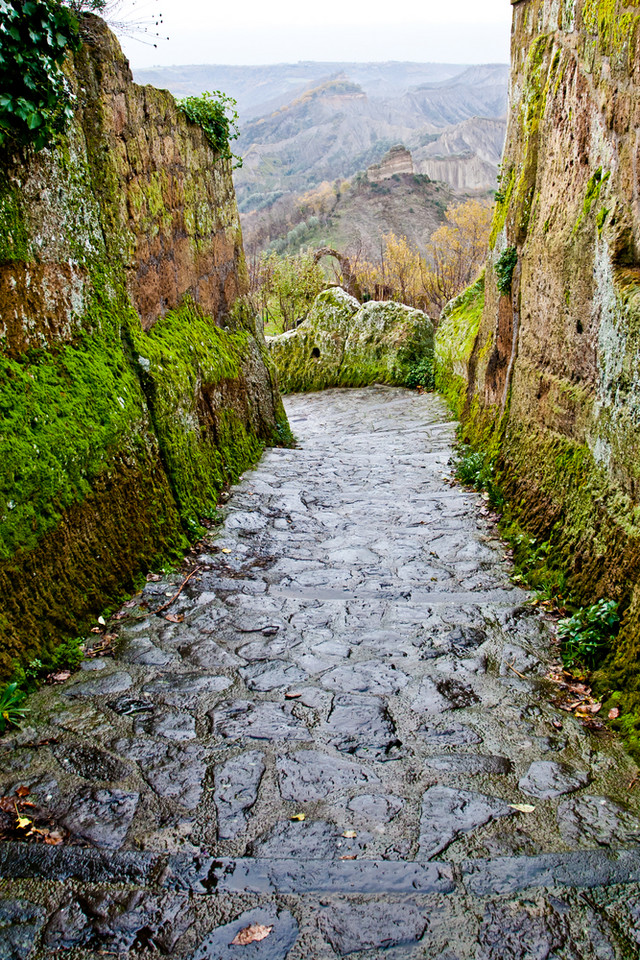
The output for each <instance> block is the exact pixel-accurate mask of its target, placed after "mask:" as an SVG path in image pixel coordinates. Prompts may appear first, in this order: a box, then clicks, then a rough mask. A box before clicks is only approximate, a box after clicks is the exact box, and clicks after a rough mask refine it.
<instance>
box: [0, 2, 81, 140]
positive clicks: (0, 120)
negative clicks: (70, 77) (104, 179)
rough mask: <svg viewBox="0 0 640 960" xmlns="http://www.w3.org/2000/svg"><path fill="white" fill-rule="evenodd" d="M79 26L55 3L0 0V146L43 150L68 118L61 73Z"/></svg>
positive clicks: (76, 42)
mask: <svg viewBox="0 0 640 960" xmlns="http://www.w3.org/2000/svg"><path fill="white" fill-rule="evenodd" d="M79 46H80V39H79V36H78V21H77V20H76V18H75V17H74V15H73V13H72V12H71V11H70V10H68V9H67V8H65V7H63V6H61V5H60V4H59V3H56V2H55V0H0V147H8V148H9V149H16V148H19V147H25V146H32V147H33V148H34V149H36V150H42V148H43V147H46V146H47V145H48V144H49V143H50V142H51V141H52V140H53V138H54V137H55V135H56V134H57V133H60V132H61V131H62V130H63V129H64V127H65V126H66V124H67V122H68V121H69V120H70V119H71V117H72V116H73V106H72V99H71V93H70V90H69V86H68V84H67V81H66V78H65V76H64V73H63V70H62V64H63V61H64V59H65V57H66V55H67V51H68V50H70V49H71V50H77V49H78V48H79Z"/></svg>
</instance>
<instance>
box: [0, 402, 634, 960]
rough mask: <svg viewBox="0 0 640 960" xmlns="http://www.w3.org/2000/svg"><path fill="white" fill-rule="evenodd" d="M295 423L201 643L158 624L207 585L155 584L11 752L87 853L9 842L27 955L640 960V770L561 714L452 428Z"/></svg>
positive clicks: (5, 945) (230, 547)
mask: <svg viewBox="0 0 640 960" xmlns="http://www.w3.org/2000/svg"><path fill="white" fill-rule="evenodd" d="M287 407H288V412H289V416H290V418H291V424H292V427H293V430H294V432H295V433H296V435H297V436H298V438H299V440H300V445H299V447H298V448H297V449H295V450H270V451H269V452H268V453H267V454H266V455H265V456H264V458H263V460H262V462H261V464H260V465H259V467H258V469H257V470H255V471H253V472H251V473H248V474H247V475H246V477H245V478H244V480H243V481H242V482H241V483H240V484H239V485H238V486H237V487H236V488H235V490H234V491H233V494H232V496H231V499H230V500H229V502H228V506H227V509H226V519H225V523H224V527H223V528H222V530H221V532H220V534H219V536H218V537H217V538H215V539H214V540H212V541H211V544H210V547H209V548H208V549H209V552H207V553H205V554H203V555H202V556H200V557H199V561H198V562H199V564H200V565H201V569H200V571H199V573H198V574H197V575H196V576H194V577H193V578H192V580H191V581H190V582H189V584H188V585H187V587H186V588H185V590H184V591H183V593H182V594H181V596H180V597H179V599H178V600H177V601H176V602H174V603H173V604H172V605H171V607H170V608H169V610H167V613H170V614H171V615H172V616H173V617H174V618H176V619H179V620H180V621H181V622H178V623H173V622H170V621H168V620H166V619H164V618H163V616H153V615H152V614H151V613H150V612H149V608H150V609H155V608H156V607H158V606H160V605H162V604H164V603H165V602H166V600H167V599H168V597H170V596H171V595H173V594H174V593H175V591H176V589H177V587H176V584H179V583H180V582H181V579H182V577H181V576H180V575H178V574H176V575H172V576H166V577H163V578H162V579H160V580H158V581H157V582H150V583H148V585H147V587H146V589H145V591H144V594H143V595H142V596H141V597H138V598H137V600H136V602H135V604H133V605H130V606H129V607H128V608H126V610H125V611H123V613H126V616H123V617H122V618H121V619H119V620H117V621H116V624H117V629H118V633H119V635H120V638H121V643H120V645H119V648H118V655H117V657H116V658H115V660H111V659H104V660H99V659H98V660H90V661H87V662H86V663H85V664H84V669H83V671H82V672H81V673H80V674H79V675H76V676H75V677H73V678H72V679H71V680H70V681H69V682H68V683H67V684H66V685H65V686H63V687H56V688H53V689H47V690H43V691H41V693H39V694H38V695H37V697H35V698H34V701H33V703H32V715H31V718H32V719H31V723H32V726H31V727H30V728H29V729H26V730H23V731H22V732H21V733H19V734H16V735H14V736H12V737H10V738H6V739H5V742H4V743H5V750H4V753H3V760H2V769H1V773H0V783H1V785H2V792H3V793H4V794H5V795H15V790H16V789H17V788H18V787H20V786H26V787H28V788H29V791H30V793H29V798H30V800H32V801H33V802H34V803H36V804H38V806H39V808H41V809H45V810H47V811H49V812H50V813H51V815H52V817H54V818H55V820H56V822H57V823H59V824H61V825H62V826H64V828H65V829H66V830H68V831H69V833H70V837H69V842H68V843H65V844H63V845H60V846H52V845H45V844H42V843H38V844H19V843H5V844H3V845H2V846H0V875H2V876H3V877H4V878H5V879H4V880H3V881H2V889H1V893H0V897H1V900H0V960H1V958H5V957H6V958H26V957H52V956H56V955H57V953H56V952H57V951H63V952H64V953H65V956H69V957H84V958H89V957H92V958H93V957H95V958H97V957H102V956H104V955H120V956H122V955H127V954H129V953H131V954H132V955H133V954H137V953H138V952H142V953H143V954H144V953H145V952H148V953H149V954H151V953H156V954H157V953H158V952H159V953H160V954H164V955H168V956H171V957H185V958H192V960H202V958H221V960H222V958H233V957H243V958H244V957H246V958H248V960H249V958H265V960H266V958H269V960H280V958H285V957H289V958H290V960H301V958H313V960H316V958H318V960H322V958H334V957H342V956H351V957H353V958H355V960H357V958H365V957H366V958H371V957H379V956H384V957H388V958H390V960H391V958H418V957H421V958H429V960H436V958H437V960H471V958H474V960H510V958H514V960H545V958H557V960H560V958H562V960H591V958H593V960H596V958H597V960H609V958H611V960H617V958H632V957H637V956H638V955H639V953H640V852H639V851H638V847H637V839H638V837H639V836H640V822H639V820H638V818H637V812H638V801H637V798H636V796H635V794H634V793H633V792H631V793H630V792H629V791H628V789H627V785H628V783H629V781H630V780H631V779H632V777H633V775H634V773H635V767H634V766H633V765H632V764H631V763H630V761H629V760H628V758H626V756H625V754H624V753H623V752H622V750H621V748H620V747H619V745H617V744H616V743H614V742H612V741H611V740H609V739H607V738H604V737H601V738H600V739H599V740H596V739H595V738H594V737H593V736H592V735H591V734H589V733H588V732H587V731H586V730H585V728H584V727H583V726H582V725H581V724H580V723H579V721H577V720H576V719H574V718H573V717H572V716H570V715H567V714H566V713H561V712H559V711H557V710H556V709H555V708H554V707H552V706H550V704H549V702H548V701H549V696H550V692H549V691H548V690H547V689H546V687H545V685H544V683H543V682H542V680H541V678H542V676H543V675H544V673H545V671H546V668H547V661H548V657H549V650H550V649H551V647H550V642H549V638H548V635H547V630H546V624H545V622H544V620H543V619H541V618H540V617H539V615H538V614H537V613H536V612H535V611H534V610H533V609H532V608H531V607H526V606H523V602H524V601H525V600H526V594H524V593H523V592H522V591H521V590H519V589H516V588H514V586H513V585H512V584H511V582H510V580H509V572H510V568H509V563H508V561H506V560H505V557H504V547H503V545H502V544H501V542H500V541H499V540H498V539H497V538H496V536H495V531H494V530H493V528H492V527H491V526H490V525H489V523H488V522H487V521H486V520H484V519H483V518H482V517H481V516H480V514H479V511H478V507H479V505H480V504H481V502H482V501H481V500H480V498H479V497H478V496H477V495H475V494H471V493H469V492H467V491H464V490H462V489H461V488H460V487H457V486H453V487H452V486H451V485H450V484H449V483H448V482H447V479H446V478H447V475H448V474H449V468H448V466H447V461H448V459H449V457H450V454H451V444H452V440H453V436H454V424H453V423H451V422H450V421H449V419H448V417H447V414H446V412H445V409H444V406H443V404H442V403H441V401H439V400H438V399H437V398H435V397H433V396H418V395H417V394H415V393H411V392H408V391H404V390H399V389H392V388H385V387H372V388H367V389H363V390H351V391H327V392H325V393H323V394H314V395H308V396H304V397H291V398H289V400H288V401H287ZM165 615H166V614H165ZM514 805H519V806H520V807H521V809H517V808H516V807H515V806H514ZM253 924H262V925H264V926H266V927H267V928H268V927H272V929H271V930H270V932H269V933H268V936H266V937H265V938H264V939H263V940H261V941H258V942H254V943H253V944H251V945H246V946H238V945H231V941H232V940H233V939H234V937H235V936H236V934H237V933H238V931H240V930H242V929H244V928H246V927H248V926H251V925H253Z"/></svg>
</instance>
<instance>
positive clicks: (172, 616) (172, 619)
mask: <svg viewBox="0 0 640 960" xmlns="http://www.w3.org/2000/svg"><path fill="white" fill-rule="evenodd" d="M164 619H165V620H168V621H169V623H182V622H183V620H184V617H182V616H179V615H178V614H176V613H168V614H167V615H166V617H165V618H164Z"/></svg>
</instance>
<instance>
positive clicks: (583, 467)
mask: <svg viewBox="0 0 640 960" xmlns="http://www.w3.org/2000/svg"><path fill="white" fill-rule="evenodd" d="M512 4H513V31H512V71H511V81H510V109H509V121H508V130H507V140H506V148H505V155H504V160H503V164H502V171H501V181H500V187H499V192H498V196H497V201H498V202H497V212H496V216H495V221H494V226H493V233H492V241H491V245H492V249H491V253H490V257H489V262H488V265H487V271H486V282H485V292H484V294H483V293H482V290H481V288H480V287H478V288H476V290H475V292H473V293H471V294H468V295H467V305H466V306H465V304H464V303H462V302H459V303H458V304H455V305H454V306H453V308H452V310H451V311H450V312H449V315H448V316H447V317H445V320H444V322H443V324H442V325H441V329H440V331H439V333H438V345H437V348H436V354H437V356H439V357H440V358H444V360H443V362H442V363H441V364H440V367H439V373H438V377H439V380H440V385H441V386H442V387H443V388H444V389H445V390H446V391H447V392H448V393H449V395H450V396H451V397H452V398H453V399H454V400H456V398H457V399H458V400H459V401H460V403H459V409H460V410H461V412H462V414H463V421H464V434H465V435H466V437H467V439H468V440H470V441H472V442H473V443H474V444H477V445H479V446H482V447H483V448H484V449H486V450H487V451H488V452H489V454H490V455H492V456H494V457H495V464H496V469H497V472H498V476H499V479H500V482H501V484H502V489H503V492H504V494H505V496H506V499H507V506H506V520H505V523H507V524H511V532H512V533H514V532H516V531H517V530H518V527H519V528H520V529H521V531H522V533H521V538H522V539H521V543H525V542H526V543H527V545H528V549H531V548H533V550H534V551H537V552H538V558H539V559H540V560H542V559H543V560H544V562H541V569H546V570H547V571H548V572H549V574H550V576H553V571H554V570H556V571H558V570H559V571H564V575H565V576H566V581H565V582H563V579H562V576H561V577H559V578H558V577H556V585H559V586H561V587H562V590H563V592H564V595H565V596H567V595H569V594H570V595H572V596H573V597H574V598H575V599H576V600H578V601H579V602H581V603H584V604H587V603H591V602H593V601H594V600H597V599H599V598H601V597H608V598H613V599H616V600H618V601H620V608H621V610H622V612H623V622H622V626H621V630H620V633H619V636H618V638H617V642H616V648H615V650H614V651H613V652H612V654H611V655H610V657H609V659H608V661H607V662H606V663H605V664H604V667H603V671H602V673H601V675H600V678H599V679H600V685H601V689H602V690H604V689H609V690H615V689H617V690H618V693H617V694H615V696H616V697H617V700H616V701H615V702H617V703H618V705H620V704H622V706H623V717H622V720H621V721H620V722H621V724H622V726H623V727H624V728H625V729H626V731H627V733H629V734H630V735H631V737H632V739H633V738H634V737H636V735H637V731H638V730H639V729H640V725H639V723H638V719H637V718H638V711H639V708H640V664H639V657H640V503H639V500H640V456H639V454H638V451H639V450H640V193H639V191H640V184H639V180H638V176H639V174H638V171H639V169H640V132H639V131H640V4H639V3H638V0H554V2H550V0H512ZM483 296H484V305H483V302H482V297H483ZM461 329H462V332H463V336H460V330H461ZM476 331H477V336H475V333H476ZM456 336H458V338H459V339H458V344H459V345H458V344H456ZM474 336H475V339H474ZM516 535H517V534H516Z"/></svg>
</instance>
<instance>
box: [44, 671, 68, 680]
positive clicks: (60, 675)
mask: <svg viewBox="0 0 640 960" xmlns="http://www.w3.org/2000/svg"><path fill="white" fill-rule="evenodd" d="M70 676H71V670H59V671H58V672H57V673H50V674H49V676H48V677H47V683H64V682H65V680H68V679H69V677H70Z"/></svg>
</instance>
